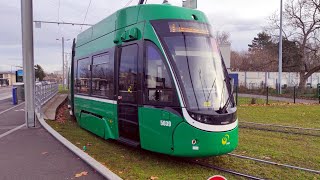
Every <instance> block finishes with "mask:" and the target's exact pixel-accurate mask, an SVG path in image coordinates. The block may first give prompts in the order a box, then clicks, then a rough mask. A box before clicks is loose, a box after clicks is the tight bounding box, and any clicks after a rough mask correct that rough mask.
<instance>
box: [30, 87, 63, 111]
mask: <svg viewBox="0 0 320 180" xmlns="http://www.w3.org/2000/svg"><path fill="white" fill-rule="evenodd" d="M58 91H59V85H58V83H41V82H40V83H36V86H35V105H36V110H40V108H41V106H42V105H44V104H45V103H46V102H48V101H49V100H50V99H51V98H53V96H55V95H56V94H57V93H58Z"/></svg>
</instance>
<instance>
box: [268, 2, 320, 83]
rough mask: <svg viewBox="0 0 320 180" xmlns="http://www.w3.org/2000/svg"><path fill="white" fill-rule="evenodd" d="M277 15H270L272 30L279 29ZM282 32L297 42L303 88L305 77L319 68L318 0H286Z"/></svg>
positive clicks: (298, 62) (319, 26)
mask: <svg viewBox="0 0 320 180" xmlns="http://www.w3.org/2000/svg"><path fill="white" fill-rule="evenodd" d="M277 17H279V16H272V17H271V23H272V26H273V30H276V29H279V26H278V24H279V19H278V18H277ZM283 25H284V26H283V32H284V36H285V38H286V39H288V40H290V41H293V42H295V43H297V44H298V47H299V54H300V57H301V58H297V59H296V61H297V62H296V64H297V65H298V66H299V72H300V83H299V88H300V89H304V88H305V84H306V81H307V79H308V78H309V77H310V76H311V75H312V74H313V73H315V72H317V71H319V70H320V59H319V56H320V40H319V37H320V0H288V1H287V2H286V3H285V8H284V14H283Z"/></svg>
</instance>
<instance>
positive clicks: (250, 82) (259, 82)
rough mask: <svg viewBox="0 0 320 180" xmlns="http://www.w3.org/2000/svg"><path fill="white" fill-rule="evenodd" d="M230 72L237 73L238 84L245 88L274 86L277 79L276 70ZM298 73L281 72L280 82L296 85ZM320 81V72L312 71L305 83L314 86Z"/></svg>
mask: <svg viewBox="0 0 320 180" xmlns="http://www.w3.org/2000/svg"><path fill="white" fill-rule="evenodd" d="M231 73H232V74H238V81H239V86H245V87H247V88H250V89H252V88H259V87H261V86H264V85H266V86H269V87H271V88H276V84H277V81H278V72H231ZM299 80H300V75H299V73H298V72H283V73H282V79H281V84H282V86H284V85H286V86H288V87H293V86H298V85H299ZM318 83H320V73H319V72H318V73H314V74H312V76H310V77H309V78H308V80H307V85H310V86H311V87H316V86H317V84H318Z"/></svg>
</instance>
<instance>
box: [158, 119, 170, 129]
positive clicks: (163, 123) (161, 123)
mask: <svg viewBox="0 0 320 180" xmlns="http://www.w3.org/2000/svg"><path fill="white" fill-rule="evenodd" d="M160 125H161V126H167V127H171V121H164V120H160Z"/></svg>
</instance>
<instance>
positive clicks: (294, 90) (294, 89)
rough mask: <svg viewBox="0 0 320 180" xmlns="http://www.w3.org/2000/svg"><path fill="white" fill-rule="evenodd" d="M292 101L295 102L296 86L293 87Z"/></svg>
mask: <svg viewBox="0 0 320 180" xmlns="http://www.w3.org/2000/svg"><path fill="white" fill-rule="evenodd" d="M293 103H294V104H295V103H296V86H294V87H293Z"/></svg>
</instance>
